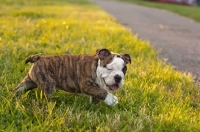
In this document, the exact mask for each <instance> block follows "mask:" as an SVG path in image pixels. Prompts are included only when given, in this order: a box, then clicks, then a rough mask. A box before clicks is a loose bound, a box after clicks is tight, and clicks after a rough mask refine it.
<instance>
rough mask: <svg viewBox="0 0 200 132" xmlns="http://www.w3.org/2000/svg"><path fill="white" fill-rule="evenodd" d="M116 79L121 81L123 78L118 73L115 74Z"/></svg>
mask: <svg viewBox="0 0 200 132" xmlns="http://www.w3.org/2000/svg"><path fill="white" fill-rule="evenodd" d="M114 79H115V82H116V83H120V81H121V80H122V77H121V76H120V75H118V74H117V75H115V76H114Z"/></svg>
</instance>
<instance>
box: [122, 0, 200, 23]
mask: <svg viewBox="0 0 200 132" xmlns="http://www.w3.org/2000/svg"><path fill="white" fill-rule="evenodd" d="M120 1H128V2H133V3H135V4H138V5H143V6H149V7H155V8H158V9H164V10H168V11H171V12H174V13H176V14H179V15H182V16H185V17H188V18H191V19H193V20H194V21H196V22H200V15H199V14H200V7H198V6H185V5H178V4H168V3H158V2H151V1H147V0H120Z"/></svg>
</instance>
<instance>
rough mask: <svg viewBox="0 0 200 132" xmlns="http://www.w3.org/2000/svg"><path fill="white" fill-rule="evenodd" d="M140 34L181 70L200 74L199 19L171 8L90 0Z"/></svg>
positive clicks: (196, 74) (161, 55)
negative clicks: (196, 21)
mask: <svg viewBox="0 0 200 132" xmlns="http://www.w3.org/2000/svg"><path fill="white" fill-rule="evenodd" d="M91 1H93V2H95V3H97V4H99V5H100V6H101V7H102V8H103V9H104V10H105V11H107V12H108V13H109V14H111V15H113V16H114V17H115V18H116V20H117V21H118V22H120V23H121V24H122V25H124V26H127V27H129V28H131V29H132V31H133V33H134V34H136V33H137V34H138V35H139V37H140V38H142V39H145V40H149V41H150V43H151V45H152V46H154V47H156V49H158V51H160V54H159V55H160V57H162V58H166V59H168V62H170V63H171V64H172V65H173V66H175V67H176V68H177V69H178V70H181V71H186V72H190V73H192V74H193V75H195V76H197V77H198V78H200V23H195V22H193V21H192V20H190V19H187V18H184V17H181V16H179V15H176V14H173V13H170V12H168V11H164V10H159V9H154V8H148V7H143V6H137V5H134V4H130V3H124V2H117V1H110V0H91Z"/></svg>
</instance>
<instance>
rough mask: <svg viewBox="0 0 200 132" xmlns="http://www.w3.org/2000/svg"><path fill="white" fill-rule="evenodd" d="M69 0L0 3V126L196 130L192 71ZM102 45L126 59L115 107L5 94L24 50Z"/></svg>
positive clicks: (78, 0) (58, 95) (21, 68)
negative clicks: (178, 67) (128, 58)
mask: <svg viewBox="0 0 200 132" xmlns="http://www.w3.org/2000/svg"><path fill="white" fill-rule="evenodd" d="M19 3H22V4H19ZM72 3H73V4H69V2H65V1H62V0H61V1H56V0H55V1H53V0H51V1H48V3H46V1H40V0H34V3H32V2H26V1H23V0H18V3H16V2H15V1H14V0H13V1H12V0H6V1H1V5H0V8H1V9H5V10H0V14H1V15H0V80H1V81H0V131H98V132H100V131H141V132H143V131H185V132H188V131H199V130H200V126H199V124H200V106H199V102H200V90H199V87H197V86H196V85H195V84H194V83H193V82H192V77H191V76H190V75H185V74H183V73H180V72H177V71H175V70H174V69H173V68H172V67H171V66H168V65H166V64H165V63H164V62H162V61H161V60H159V59H158V58H157V55H156V53H155V51H154V50H153V49H152V48H151V47H150V45H149V43H148V42H145V41H142V40H139V39H138V37H137V36H135V35H132V34H131V32H130V31H129V30H127V29H125V28H124V27H122V26H121V25H119V24H118V23H117V22H116V21H115V20H114V19H113V18H112V17H110V16H109V15H108V14H106V13H105V12H104V11H102V10H101V9H100V8H99V7H98V6H96V5H94V4H91V3H88V2H87V1H84V0H73V2H72ZM102 47H106V48H108V49H110V50H112V51H113V52H122V53H128V54H130V55H131V57H132V64H131V65H129V66H128V72H127V75H126V80H125V85H124V86H123V88H122V89H120V90H118V91H117V92H114V93H113V94H114V95H116V96H117V97H118V99H119V104H118V105H117V106H116V107H109V106H107V105H106V104H104V103H103V102H101V103H100V104H98V105H94V104H90V103H89V98H88V97H87V96H83V95H74V94H69V93H64V92H61V91H56V92H55V93H54V95H53V97H52V99H51V101H48V100H46V99H45V98H44V97H42V96H41V94H40V92H38V91H37V90H32V91H29V92H27V93H23V94H21V95H19V96H17V97H15V96H13V95H10V91H11V90H12V89H13V88H14V87H15V86H16V85H17V84H18V83H19V82H20V81H21V80H22V79H23V77H24V76H25V75H26V73H27V72H28V70H29V68H30V66H31V65H25V64H24V59H25V58H26V57H27V56H29V55H31V54H37V53H41V54H42V55H52V54H80V53H91V54H93V53H95V51H96V49H98V48H102Z"/></svg>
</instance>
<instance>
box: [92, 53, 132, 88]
mask: <svg viewBox="0 0 200 132" xmlns="http://www.w3.org/2000/svg"><path fill="white" fill-rule="evenodd" d="M97 55H98V58H99V61H98V67H97V71H96V72H97V78H98V79H99V80H100V81H98V83H99V85H100V87H101V88H104V89H106V90H111V91H115V90H118V89H119V88H120V87H121V86H122V85H123V82H124V76H125V74H126V70H127V67H126V65H127V64H128V63H131V58H130V56H129V55H128V54H116V53H112V52H110V51H109V50H108V49H101V50H97Z"/></svg>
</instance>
